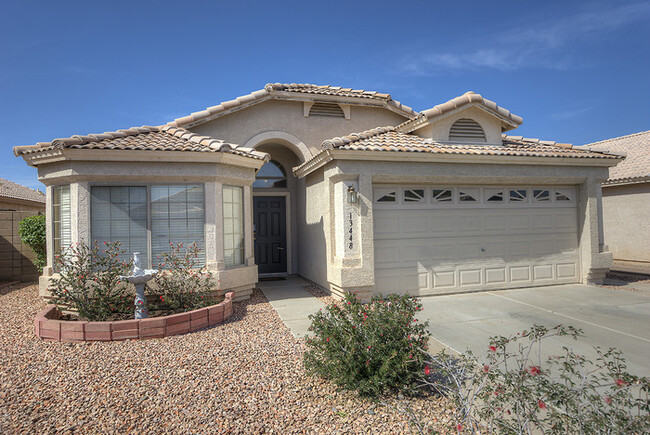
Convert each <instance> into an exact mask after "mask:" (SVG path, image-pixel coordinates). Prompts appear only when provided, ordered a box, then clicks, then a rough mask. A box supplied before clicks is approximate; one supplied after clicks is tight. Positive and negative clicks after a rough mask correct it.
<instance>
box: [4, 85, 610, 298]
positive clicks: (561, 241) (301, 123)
mask: <svg viewBox="0 0 650 435" xmlns="http://www.w3.org/2000/svg"><path fill="white" fill-rule="evenodd" d="M521 123H522V118H520V117H519V116H516V115H514V114H512V113H510V112H509V111H508V110H506V109H504V108H502V107H500V106H498V105H497V104H496V103H494V102H492V101H490V100H487V99H485V98H483V97H482V96H481V95H479V94H475V93H473V92H468V93H466V94H464V95H462V96H459V97H456V98H454V99H452V100H450V101H448V102H446V103H444V104H440V105H437V106H435V107H433V108H431V109H429V110H425V111H423V112H420V113H418V112H416V111H414V110H413V109H411V108H410V107H407V106H405V105H403V104H401V103H399V102H398V101H396V100H394V99H393V98H392V97H391V96H390V95H389V94H383V93H378V92H374V91H373V92H371V91H364V90H355V89H350V88H341V87H333V86H318V85H307V84H281V83H273V84H268V85H266V86H265V87H264V89H261V90H259V91H256V92H253V93H251V94H250V95H246V96H243V97H239V98H237V99H235V100H232V101H226V102H223V103H221V104H219V105H216V106H213V107H209V108H207V109H205V110H202V111H199V112H196V113H192V114H191V115H188V116H186V117H183V118H180V119H176V120H175V121H172V122H170V123H168V124H167V125H163V126H158V127H139V128H131V129H128V130H118V131H116V132H112V133H103V134H97V135H86V136H73V137H70V138H66V139H55V140H53V141H51V142H44V143H38V144H36V145H30V146H19V147H15V148H14V153H15V154H16V155H17V156H21V157H22V158H23V159H24V160H25V161H26V162H27V163H28V164H29V165H31V166H34V167H36V168H38V176H39V179H40V180H41V181H42V182H43V183H45V184H46V185H47V201H48V202H47V207H48V213H47V219H48V248H49V249H48V252H49V254H48V255H49V258H48V267H47V268H46V270H45V272H44V277H43V278H42V283H41V290H42V294H43V295H46V294H47V293H46V289H47V281H48V277H49V276H51V275H52V274H53V273H54V271H53V270H52V264H53V252H54V251H56V250H58V249H60V248H61V247H62V246H65V245H67V244H69V243H73V242H78V241H90V240H98V241H113V240H119V241H121V242H123V243H124V246H125V247H126V249H127V250H128V251H129V252H134V251H140V252H142V253H145V256H144V258H145V259H147V262H148V265H149V266H155V265H156V264H157V261H158V257H159V256H160V254H161V253H162V252H164V251H165V250H166V249H167V247H168V245H169V243H170V242H180V241H182V242H197V243H199V244H200V245H201V247H202V248H203V252H204V258H203V259H202V260H203V261H205V264H206V265H207V267H208V268H209V269H211V270H212V271H213V272H214V275H215V277H216V279H217V285H218V287H219V288H220V289H222V290H225V289H232V290H234V291H235V292H236V294H237V297H238V298H244V297H247V296H248V295H250V293H251V291H252V288H253V287H254V286H255V284H256V282H257V281H258V278H259V277H260V276H283V275H287V274H298V275H301V276H303V277H305V278H306V279H308V280H310V281H312V282H314V283H316V284H319V285H321V286H323V287H325V288H327V289H329V290H330V291H331V292H332V293H333V294H335V295H339V296H340V295H342V294H343V293H344V292H347V291H358V292H359V294H360V295H361V297H363V298H368V297H369V296H370V295H371V294H373V293H378V292H381V293H388V292H399V293H404V292H409V293H410V294H413V295H430V294H444V293H454V292H464V291H480V290H489V289H501V288H515V287H524V286H543V285H550V284H560V283H581V282H585V283H586V282H597V281H599V280H601V279H602V278H603V276H604V274H605V273H606V272H607V271H608V269H609V267H610V266H611V264H612V254H611V253H609V252H605V251H604V249H603V243H602V240H603V239H602V234H601V233H600V231H599V228H600V225H599V224H600V219H601V217H600V198H601V187H600V183H601V182H602V181H604V180H606V179H607V177H608V168H609V167H612V166H614V165H616V164H617V163H618V162H619V161H620V160H621V159H622V157H621V156H618V155H612V154H608V153H605V152H598V151H589V150H582V149H577V148H574V147H572V146H571V145H568V144H562V143H555V142H550V141H541V140H538V139H525V138H523V137H520V136H507V135H504V133H505V132H507V131H510V130H513V129H516V128H517V127H518V126H519V125H521ZM355 132H356V133H355ZM68 201H69V208H65V206H64V204H66V203H68ZM66 222H69V224H70V225H71V228H72V231H71V232H70V235H69V237H64V235H63V233H62V232H61V228H62V227H63V225H64V224H66V225H67V223H66Z"/></svg>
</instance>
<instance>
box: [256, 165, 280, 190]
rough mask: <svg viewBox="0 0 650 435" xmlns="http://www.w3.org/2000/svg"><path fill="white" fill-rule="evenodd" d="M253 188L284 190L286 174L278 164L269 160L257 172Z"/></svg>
mask: <svg viewBox="0 0 650 435" xmlns="http://www.w3.org/2000/svg"><path fill="white" fill-rule="evenodd" d="M253 187H254V188H256V189H271V188H286V187H287V174H286V173H285V172H284V169H283V168H282V166H281V165H280V164H278V163H276V162H274V161H272V160H271V161H270V162H267V163H265V164H264V166H262V167H261V168H260V170H259V171H257V174H255V181H254V182H253Z"/></svg>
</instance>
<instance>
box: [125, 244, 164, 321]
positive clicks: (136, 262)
mask: <svg viewBox="0 0 650 435" xmlns="http://www.w3.org/2000/svg"><path fill="white" fill-rule="evenodd" d="M157 273H158V269H146V270H143V269H142V268H140V253H139V252H134V253H133V270H132V271H131V275H129V276H120V277H119V278H120V280H123V281H128V282H130V283H131V284H133V285H134V286H135V318H136V319H146V318H147V317H148V316H149V315H148V312H147V300H146V299H145V297H144V285H145V284H146V283H147V281H150V280H151V279H153V278H154V277H155V276H156V274H157Z"/></svg>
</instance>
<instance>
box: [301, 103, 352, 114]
mask: <svg viewBox="0 0 650 435" xmlns="http://www.w3.org/2000/svg"><path fill="white" fill-rule="evenodd" d="M309 116H333V117H335V118H345V113H343V109H341V106H339V105H338V104H336V103H324V102H322V101H316V102H315V103H314V104H312V106H311V109H309Z"/></svg>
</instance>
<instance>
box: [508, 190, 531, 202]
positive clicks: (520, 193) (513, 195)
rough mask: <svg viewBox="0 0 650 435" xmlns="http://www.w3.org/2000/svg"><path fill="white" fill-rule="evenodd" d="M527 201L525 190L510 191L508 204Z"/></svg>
mask: <svg viewBox="0 0 650 435" xmlns="http://www.w3.org/2000/svg"><path fill="white" fill-rule="evenodd" d="M527 199H528V192H527V191H526V189H516V190H511V191H510V202H522V201H526V200H527Z"/></svg>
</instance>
